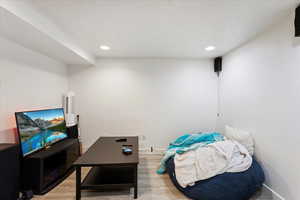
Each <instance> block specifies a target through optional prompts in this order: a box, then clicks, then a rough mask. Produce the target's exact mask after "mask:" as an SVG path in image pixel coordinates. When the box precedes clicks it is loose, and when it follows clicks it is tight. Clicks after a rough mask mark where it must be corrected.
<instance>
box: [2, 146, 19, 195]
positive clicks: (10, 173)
mask: <svg viewBox="0 0 300 200" xmlns="http://www.w3.org/2000/svg"><path fill="white" fill-rule="evenodd" d="M0 163H1V164H0V199H1V200H2V199H3V200H16V199H18V197H19V188H20V148H19V145H16V144H0Z"/></svg>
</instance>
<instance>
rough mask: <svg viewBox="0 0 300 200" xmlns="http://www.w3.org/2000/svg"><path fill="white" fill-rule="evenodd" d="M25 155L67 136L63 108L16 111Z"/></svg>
mask: <svg viewBox="0 0 300 200" xmlns="http://www.w3.org/2000/svg"><path fill="white" fill-rule="evenodd" d="M15 115H16V122H17V129H18V133H19V138H20V144H21V149H22V153H23V156H27V155H29V154H31V153H33V152H35V151H38V150H40V149H42V148H45V147H47V146H50V145H52V144H54V143H56V142H58V141H61V140H63V139H65V138H67V129H66V122H65V116H64V110H63V109H62V108H57V109H47V110H37V111H26V112H16V113H15Z"/></svg>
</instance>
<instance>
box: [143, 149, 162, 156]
mask: <svg viewBox="0 0 300 200" xmlns="http://www.w3.org/2000/svg"><path fill="white" fill-rule="evenodd" d="M165 151H166V150H165V149H159V148H154V149H153V151H152V152H151V150H150V148H140V149H139V152H140V153H141V154H158V155H162V154H164V152H165Z"/></svg>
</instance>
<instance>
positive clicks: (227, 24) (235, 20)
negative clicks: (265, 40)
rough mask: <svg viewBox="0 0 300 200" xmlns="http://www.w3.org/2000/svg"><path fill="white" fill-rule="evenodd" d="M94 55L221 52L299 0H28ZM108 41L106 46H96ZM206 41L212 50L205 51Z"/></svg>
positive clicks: (207, 54) (165, 55) (209, 54)
mask: <svg viewBox="0 0 300 200" xmlns="http://www.w3.org/2000/svg"><path fill="white" fill-rule="evenodd" d="M28 1H29V2H31V3H32V4H33V5H34V6H35V7H36V8H37V9H38V10H39V11H40V12H41V13H42V14H43V15H45V16H47V17H48V18H49V19H50V20H52V21H53V22H54V23H55V24H57V25H58V27H60V28H61V29H62V30H63V31H64V32H65V33H67V34H68V35H70V36H71V37H72V38H73V39H74V41H75V42H76V43H77V44H78V45H80V46H81V47H82V48H83V49H86V50H88V52H90V53H91V54H93V55H94V56H97V57H161V58H172V57H174V58H202V57H214V56H218V55H223V54H225V53H226V52H228V51H230V50H232V49H234V48H236V47H238V46H240V45H241V44H243V43H245V42H246V41H248V40H249V39H251V38H253V37H254V36H255V35H256V34H258V33H260V32H262V31H263V30H265V29H266V28H267V27H268V26H270V25H271V24H272V23H275V22H276V21H278V20H280V19H281V18H283V17H285V16H286V15H288V14H290V13H291V11H292V9H293V8H295V6H296V4H297V3H299V0H28ZM100 45H108V46H110V47H111V50H110V51H101V50H99V46H100ZM208 45H214V46H216V47H217V49H216V51H213V52H206V51H205V50H204V48H205V47H206V46H208Z"/></svg>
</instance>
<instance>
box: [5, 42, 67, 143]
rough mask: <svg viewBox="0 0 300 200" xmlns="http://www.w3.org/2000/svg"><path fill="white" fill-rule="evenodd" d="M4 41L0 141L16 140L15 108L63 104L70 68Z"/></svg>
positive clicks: (59, 105)
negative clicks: (13, 129)
mask: <svg viewBox="0 0 300 200" xmlns="http://www.w3.org/2000/svg"><path fill="white" fill-rule="evenodd" d="M0 44H1V45H0V142H14V141H13V140H14V137H13V135H12V134H11V130H10V129H11V128H14V127H15V119H14V112H16V111H21V110H30V109H40V108H49V107H50V108H51V107H61V106H62V95H63V93H64V92H66V91H67V89H68V79H67V78H68V77H67V68H66V67H65V66H64V65H63V64H60V63H58V62H56V61H54V60H52V59H50V58H48V57H45V56H43V55H41V54H38V53H35V52H33V51H31V50H28V49H26V48H24V47H22V46H19V45H17V44H15V43H12V42H10V41H8V40H6V39H4V38H0ZM7 130H8V131H7Z"/></svg>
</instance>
